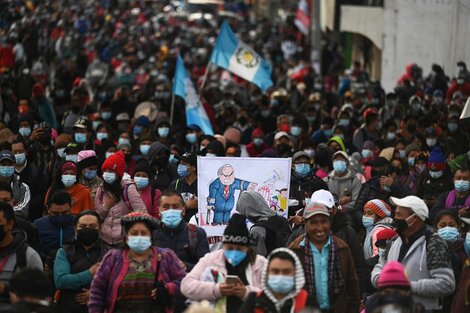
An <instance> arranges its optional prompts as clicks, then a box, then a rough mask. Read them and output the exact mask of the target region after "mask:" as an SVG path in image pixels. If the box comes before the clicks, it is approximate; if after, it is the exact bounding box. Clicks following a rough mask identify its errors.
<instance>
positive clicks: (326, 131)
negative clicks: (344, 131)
mask: <svg viewBox="0 0 470 313" xmlns="http://www.w3.org/2000/svg"><path fill="white" fill-rule="evenodd" d="M323 133H324V134H325V136H326V137H328V138H330V137H331V136H333V130H332V129H325V130H323Z"/></svg>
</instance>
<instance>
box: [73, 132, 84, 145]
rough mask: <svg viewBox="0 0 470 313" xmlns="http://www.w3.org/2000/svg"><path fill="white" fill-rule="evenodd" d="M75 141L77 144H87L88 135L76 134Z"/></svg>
mask: <svg viewBox="0 0 470 313" xmlns="http://www.w3.org/2000/svg"><path fill="white" fill-rule="evenodd" d="M74 137H75V141H76V142H77V143H85V142H86V134H83V133H75V136H74Z"/></svg>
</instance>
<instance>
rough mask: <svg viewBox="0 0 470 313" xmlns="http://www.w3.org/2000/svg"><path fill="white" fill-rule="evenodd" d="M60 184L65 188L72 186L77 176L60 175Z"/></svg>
mask: <svg viewBox="0 0 470 313" xmlns="http://www.w3.org/2000/svg"><path fill="white" fill-rule="evenodd" d="M61 180H62V183H63V184H64V186H65V187H66V188H68V187H70V186H72V185H73V184H75V182H76V181H77V176H75V175H62V178H61Z"/></svg>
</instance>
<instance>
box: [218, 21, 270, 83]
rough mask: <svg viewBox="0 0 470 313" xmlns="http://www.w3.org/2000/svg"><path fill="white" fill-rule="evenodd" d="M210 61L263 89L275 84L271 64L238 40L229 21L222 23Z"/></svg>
mask: <svg viewBox="0 0 470 313" xmlns="http://www.w3.org/2000/svg"><path fill="white" fill-rule="evenodd" d="M210 61H211V62H212V63H214V64H216V65H217V66H220V67H223V68H225V69H227V70H229V71H230V72H232V73H234V74H235V75H237V76H240V77H241V78H243V79H246V80H247V81H249V82H251V83H253V84H255V85H257V86H258V87H259V88H260V89H261V90H262V91H265V90H266V89H268V88H269V87H271V86H272V85H273V82H272V80H271V65H270V64H269V63H268V62H267V61H265V60H263V59H262V58H261V57H260V56H259V55H258V54H257V53H256V52H255V51H254V50H253V49H252V48H251V47H249V46H247V45H246V44H245V43H244V42H242V41H241V40H238V38H237V36H235V34H234V33H233V31H232V29H231V28H230V25H229V24H228V23H227V21H224V22H223V23H222V26H221V28H220V32H219V36H218V37H217V40H216V42H215V46H214V49H212V54H211V60H210Z"/></svg>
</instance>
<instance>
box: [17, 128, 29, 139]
mask: <svg viewBox="0 0 470 313" xmlns="http://www.w3.org/2000/svg"><path fill="white" fill-rule="evenodd" d="M18 132H19V133H20V135H21V136H23V138H28V137H29V135H31V128H29V127H20V129H18Z"/></svg>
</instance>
